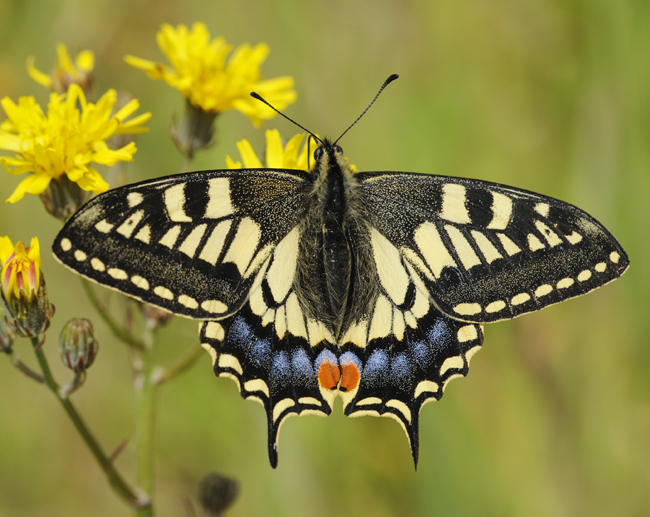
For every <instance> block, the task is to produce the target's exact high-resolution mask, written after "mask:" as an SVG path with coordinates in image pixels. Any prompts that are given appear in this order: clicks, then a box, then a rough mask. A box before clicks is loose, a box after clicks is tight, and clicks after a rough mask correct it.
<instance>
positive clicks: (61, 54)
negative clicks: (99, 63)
mask: <svg viewBox="0 0 650 517" xmlns="http://www.w3.org/2000/svg"><path fill="white" fill-rule="evenodd" d="M56 54H57V58H56V61H55V62H54V67H53V70H52V73H51V74H50V75H47V74H45V73H43V72H41V71H40V70H38V69H37V68H36V67H35V66H34V62H35V59H34V56H29V57H28V58H27V63H26V66H27V73H28V74H29V76H30V77H31V78H32V79H34V81H36V82H37V83H38V84H41V85H43V86H45V87H46V88H51V89H52V90H54V91H55V92H57V93H65V92H66V91H67V90H68V87H69V86H70V85H71V84H78V85H80V86H81V87H82V88H83V89H84V90H85V91H88V90H89V89H90V86H91V84H92V75H91V72H92V71H93V67H94V66H95V54H93V52H92V51H91V50H82V51H81V52H79V53H78V54H77V58H76V59H75V60H74V63H73V62H72V59H71V58H70V54H68V49H66V48H65V45H64V44H63V43H58V44H57V46H56Z"/></svg>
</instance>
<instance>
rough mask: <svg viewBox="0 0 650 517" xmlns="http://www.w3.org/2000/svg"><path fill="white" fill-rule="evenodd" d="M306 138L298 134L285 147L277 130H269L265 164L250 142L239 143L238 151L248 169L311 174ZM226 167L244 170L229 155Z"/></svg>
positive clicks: (352, 166)
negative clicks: (292, 170) (285, 170)
mask: <svg viewBox="0 0 650 517" xmlns="http://www.w3.org/2000/svg"><path fill="white" fill-rule="evenodd" d="M305 136H306V135H305V134H304V133H301V134H297V135H295V136H293V137H291V138H290V139H289V141H288V142H287V144H286V145H284V144H283V143H282V137H281V136H280V132H279V131H278V130H277V129H267V131H266V135H265V138H266V151H265V156H264V163H262V161H261V160H260V159H259V158H258V157H257V154H255V151H254V150H253V146H252V145H251V144H250V142H249V141H248V140H240V141H239V142H237V149H238V150H239V155H240V156H241V159H242V161H243V162H244V167H246V168H247V169H259V168H268V169H299V170H303V171H307V172H309V171H310V170H311V167H313V165H314V161H313V159H312V158H311V156H310V155H309V152H308V150H309V146H308V145H307V144H308V140H305ZM316 136H318V135H316ZM303 140H304V142H303ZM301 144H302V148H301ZM316 146H317V145H314V146H313V147H312V149H316ZM226 165H227V167H228V168H229V169H241V168H242V162H240V161H234V160H233V159H232V158H231V157H230V156H228V155H226ZM350 168H351V169H352V171H354V172H357V168H356V166H354V165H352V164H350Z"/></svg>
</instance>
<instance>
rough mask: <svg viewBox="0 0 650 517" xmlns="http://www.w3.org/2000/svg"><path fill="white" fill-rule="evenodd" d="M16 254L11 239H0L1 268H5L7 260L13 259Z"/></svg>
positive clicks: (5, 237)
mask: <svg viewBox="0 0 650 517" xmlns="http://www.w3.org/2000/svg"><path fill="white" fill-rule="evenodd" d="M13 252H14V245H13V244H12V243H11V239H10V238H9V237H7V236H4V237H0V266H3V265H4V263H5V262H7V259H8V258H9V257H11V255H12V253H13Z"/></svg>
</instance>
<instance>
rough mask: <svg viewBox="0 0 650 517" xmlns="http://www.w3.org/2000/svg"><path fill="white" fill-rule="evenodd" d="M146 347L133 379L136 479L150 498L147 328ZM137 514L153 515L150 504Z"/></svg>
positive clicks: (152, 415) (151, 388)
mask: <svg viewBox="0 0 650 517" xmlns="http://www.w3.org/2000/svg"><path fill="white" fill-rule="evenodd" d="M143 342H144V343H145V349H144V350H143V351H138V353H137V356H138V360H137V363H138V364H137V372H136V379H135V386H136V390H137V391H138V409H137V417H136V418H137V423H136V442H135V482H136V484H137V486H138V488H140V490H142V491H143V492H145V493H147V494H149V496H150V497H151V498H152V499H153V489H154V475H153V471H154V469H153V464H154V461H153V446H154V433H155V422H156V395H157V392H156V388H157V386H156V384H155V382H154V381H153V376H152V372H153V365H154V351H155V348H154V346H153V332H152V331H151V330H150V329H147V328H146V326H145V330H144V333H143ZM136 515H138V517H144V516H147V517H151V516H153V507H151V506H150V507H148V508H142V509H141V510H138V511H137V513H136Z"/></svg>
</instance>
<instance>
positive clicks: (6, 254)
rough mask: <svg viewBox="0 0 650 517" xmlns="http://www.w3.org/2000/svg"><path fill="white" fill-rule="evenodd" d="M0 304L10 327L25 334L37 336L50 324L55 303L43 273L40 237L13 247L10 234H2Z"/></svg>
mask: <svg viewBox="0 0 650 517" xmlns="http://www.w3.org/2000/svg"><path fill="white" fill-rule="evenodd" d="M0 263H1V264H2V273H0V280H1V282H0V283H1V284H2V288H1V289H0V302H2V303H0V305H2V307H3V310H2V311H0V312H4V313H5V318H6V321H7V323H8V324H9V326H10V327H11V329H12V330H13V331H14V332H15V333H16V334H18V335H20V336H23V337H35V336H38V335H39V334H42V333H43V332H45V331H46V330H47V328H48V327H49V326H50V321H51V320H52V316H53V315H54V305H52V304H51V303H50V299H49V298H48V296H47V289H46V287H45V277H44V276H43V274H42V273H41V254H40V252H39V245H38V239H37V238H36V237H34V238H33V239H32V242H31V244H30V245H29V248H25V245H24V244H23V243H22V242H18V243H16V246H14V245H13V244H12V243H11V239H9V237H0Z"/></svg>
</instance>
